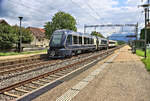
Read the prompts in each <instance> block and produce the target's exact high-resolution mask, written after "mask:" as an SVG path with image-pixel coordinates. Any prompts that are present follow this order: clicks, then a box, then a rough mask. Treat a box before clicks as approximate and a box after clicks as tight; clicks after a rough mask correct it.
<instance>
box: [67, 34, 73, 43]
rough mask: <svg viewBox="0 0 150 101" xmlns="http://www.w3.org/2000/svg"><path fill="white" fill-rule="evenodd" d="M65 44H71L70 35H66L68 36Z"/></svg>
mask: <svg viewBox="0 0 150 101" xmlns="http://www.w3.org/2000/svg"><path fill="white" fill-rule="evenodd" d="M67 44H68V45H71V44H72V35H68V37H67Z"/></svg>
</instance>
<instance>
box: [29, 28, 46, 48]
mask: <svg viewBox="0 0 150 101" xmlns="http://www.w3.org/2000/svg"><path fill="white" fill-rule="evenodd" d="M27 29H29V30H30V31H31V33H32V35H33V38H34V39H33V41H32V42H31V45H32V46H36V47H48V45H49V40H48V39H46V36H45V30H44V29H42V28H35V27H28V28H27Z"/></svg>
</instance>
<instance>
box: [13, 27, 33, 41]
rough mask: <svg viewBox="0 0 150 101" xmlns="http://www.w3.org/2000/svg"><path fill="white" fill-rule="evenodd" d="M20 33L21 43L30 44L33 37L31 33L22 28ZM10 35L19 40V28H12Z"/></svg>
mask: <svg viewBox="0 0 150 101" xmlns="http://www.w3.org/2000/svg"><path fill="white" fill-rule="evenodd" d="M21 31H22V43H30V42H32V40H33V36H32V33H31V32H30V30H29V29H26V28H24V27H22V28H21ZM11 33H13V34H16V35H17V36H18V38H19V27H18V26H13V30H12V31H11Z"/></svg>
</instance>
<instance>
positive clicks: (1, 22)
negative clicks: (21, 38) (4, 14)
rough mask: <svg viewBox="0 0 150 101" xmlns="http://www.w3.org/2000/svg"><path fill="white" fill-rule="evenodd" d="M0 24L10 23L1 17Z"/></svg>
mask: <svg viewBox="0 0 150 101" xmlns="http://www.w3.org/2000/svg"><path fill="white" fill-rule="evenodd" d="M0 24H6V25H9V24H8V23H7V22H6V21H5V20H4V19H0Z"/></svg>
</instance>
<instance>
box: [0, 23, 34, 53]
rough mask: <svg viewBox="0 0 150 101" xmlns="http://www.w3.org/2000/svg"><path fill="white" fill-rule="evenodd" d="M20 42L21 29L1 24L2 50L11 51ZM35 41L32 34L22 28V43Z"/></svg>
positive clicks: (0, 45)
mask: <svg viewBox="0 0 150 101" xmlns="http://www.w3.org/2000/svg"><path fill="white" fill-rule="evenodd" d="M18 40H19V27H18V26H9V25H5V24H0V49H2V50H4V49H11V48H12V47H13V45H14V44H17V43H18ZM32 40H33V36H32V34H31V32H30V31H29V30H27V29H25V28H22V43H30V42H31V41H32Z"/></svg>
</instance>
